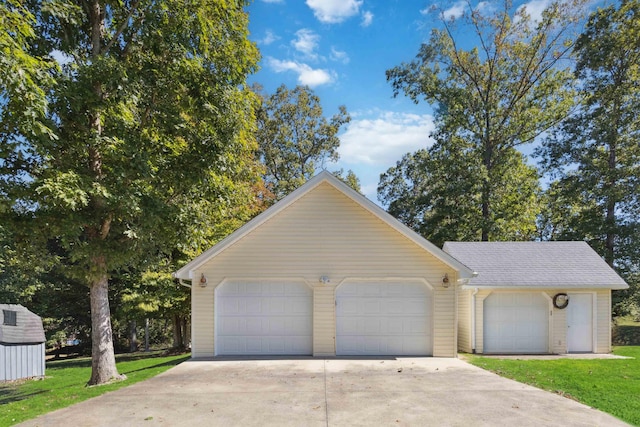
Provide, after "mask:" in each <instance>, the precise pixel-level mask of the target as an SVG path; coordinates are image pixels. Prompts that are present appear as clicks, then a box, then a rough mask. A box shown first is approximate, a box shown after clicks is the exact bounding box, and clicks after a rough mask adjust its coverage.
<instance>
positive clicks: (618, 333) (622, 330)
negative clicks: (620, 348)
mask: <svg viewBox="0 0 640 427" xmlns="http://www.w3.org/2000/svg"><path fill="white" fill-rule="evenodd" d="M611 342H612V344H613V345H637V346H640V312H636V313H635V315H633V316H631V317H630V318H621V317H619V318H617V319H615V323H614V326H613V329H612V331H611Z"/></svg>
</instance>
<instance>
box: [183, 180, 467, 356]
mask: <svg viewBox="0 0 640 427" xmlns="http://www.w3.org/2000/svg"><path fill="white" fill-rule="evenodd" d="M201 273H204V274H205V275H206V276H207V279H208V283H209V284H208V286H207V287H206V288H200V287H199V286H198V284H197V280H194V286H193V292H192V295H193V299H192V310H193V311H192V315H193V333H192V337H193V338H192V346H193V348H192V351H193V355H194V357H200V358H201V357H211V356H213V354H214V345H215V343H214V342H213V341H214V329H213V328H214V327H215V325H214V324H213V323H214V305H215V302H214V289H215V287H216V286H217V285H218V284H219V283H221V282H222V281H223V280H224V279H225V278H227V279H230V278H243V279H246V278H260V279H267V278H274V279H277V278H282V279H290V278H297V279H302V280H305V281H306V282H307V283H309V284H310V285H311V286H312V287H313V288H314V295H315V296H317V297H318V298H319V299H318V301H315V300H314V354H318V355H320V354H327V352H328V351H329V350H330V351H331V354H335V344H334V336H335V306H334V307H333V308H331V304H332V303H333V304H335V302H334V301H335V297H334V295H335V294H334V291H335V286H337V284H339V283H341V282H342V281H344V280H345V279H347V278H352V279H353V278H357V279H362V278H372V279H385V278H386V279H388V278H421V279H424V280H426V281H427V283H429V284H430V285H431V286H432V287H433V288H434V289H436V290H438V292H435V294H436V295H434V299H436V304H435V309H434V325H435V326H436V328H438V329H437V331H434V343H433V348H434V355H441V356H446V357H455V353H456V343H455V342H454V341H455V320H454V319H455V312H454V310H455V293H454V288H453V287H450V288H449V289H446V290H445V289H442V287H441V280H442V276H443V275H444V274H445V273H447V274H448V275H449V277H455V271H454V270H452V269H451V268H449V267H448V266H446V265H445V264H444V263H443V262H442V261H440V260H439V259H437V258H436V257H434V256H432V255H431V254H429V253H428V252H426V251H425V250H424V249H422V248H420V247H419V246H417V245H416V244H415V243H413V242H412V241H410V240H409V239H407V238H406V237H404V236H403V235H401V234H400V233H398V232H397V231H395V230H393V229H392V228H390V227H389V226H388V225H387V224H386V223H384V222H383V221H382V220H380V219H379V218H377V217H376V216H374V215H373V214H371V213H370V212H368V211H367V210H365V209H364V208H362V207H361V206H359V205H358V204H356V203H355V202H353V201H352V200H351V199H349V198H348V197H346V196H345V195H344V194H342V193H341V192H339V191H338V190H336V189H335V188H334V187H333V186H331V185H330V184H327V183H324V184H321V185H319V186H318V187H316V188H314V189H313V190H311V191H310V192H309V193H307V194H306V195H305V196H303V197H301V198H300V199H298V200H297V201H296V202H295V203H293V204H292V205H291V206H289V207H287V208H286V209H284V210H283V211H281V212H280V213H279V214H278V215H276V216H274V217H272V218H271V219H269V220H268V221H267V222H265V223H264V224H262V225H261V226H259V227H258V228H256V229H254V230H253V231H252V232H250V233H249V234H248V235H246V236H245V237H244V238H243V239H241V240H239V241H238V242H236V243H235V244H234V245H232V246H230V247H229V248H227V249H226V250H225V251H224V252H222V253H220V254H218V255H217V256H216V257H215V258H214V259H212V260H211V261H209V262H208V263H206V264H204V265H203V266H201V267H200V270H199V271H197V272H196V274H195V277H200V274H201ZM320 276H327V277H329V278H330V280H331V283H330V284H329V285H327V284H322V283H320V282H319V278H320ZM316 288H319V289H320V290H319V291H316ZM330 299H331V301H330ZM440 322H443V323H442V324H441V323H440ZM316 346H317V347H316Z"/></svg>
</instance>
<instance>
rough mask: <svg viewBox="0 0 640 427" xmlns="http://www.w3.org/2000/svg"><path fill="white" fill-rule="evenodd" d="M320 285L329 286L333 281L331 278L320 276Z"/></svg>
mask: <svg viewBox="0 0 640 427" xmlns="http://www.w3.org/2000/svg"><path fill="white" fill-rule="evenodd" d="M320 283H322V284H323V285H328V284H329V283H331V279H329V276H320Z"/></svg>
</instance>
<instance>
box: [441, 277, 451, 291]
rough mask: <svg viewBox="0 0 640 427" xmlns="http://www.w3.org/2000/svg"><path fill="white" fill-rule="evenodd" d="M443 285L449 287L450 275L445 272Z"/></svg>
mask: <svg viewBox="0 0 640 427" xmlns="http://www.w3.org/2000/svg"><path fill="white" fill-rule="evenodd" d="M442 287H443V288H445V289H447V288H448V287H449V275H448V274H447V273H444V277H443V278H442Z"/></svg>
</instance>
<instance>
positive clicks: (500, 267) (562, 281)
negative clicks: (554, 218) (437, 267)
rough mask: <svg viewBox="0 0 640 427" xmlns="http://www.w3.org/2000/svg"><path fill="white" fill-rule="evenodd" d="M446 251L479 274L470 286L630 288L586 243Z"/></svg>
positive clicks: (450, 247) (453, 245) (466, 245)
mask: <svg viewBox="0 0 640 427" xmlns="http://www.w3.org/2000/svg"><path fill="white" fill-rule="evenodd" d="M443 250H444V251H445V252H447V253H449V254H450V255H453V256H454V257H455V258H456V259H458V260H459V261H460V262H463V263H464V264H466V265H468V266H469V267H471V268H473V269H474V270H476V271H477V272H478V277H475V278H473V279H471V281H470V283H469V287H488V288H600V289H602V288H605V289H627V288H628V287H629V286H628V285H627V284H626V283H625V281H624V280H622V278H621V277H620V276H618V274H617V273H616V272H615V271H614V270H613V269H612V268H611V267H609V265H608V264H607V263H606V262H605V261H604V260H603V259H602V258H601V257H600V256H599V255H598V254H597V253H596V252H595V251H594V250H593V249H591V247H590V246H589V245H588V244H587V243H586V242H446V243H445V244H444V247H443Z"/></svg>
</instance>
